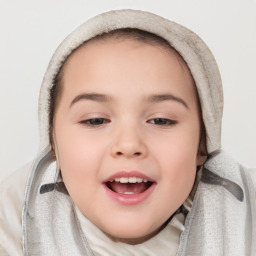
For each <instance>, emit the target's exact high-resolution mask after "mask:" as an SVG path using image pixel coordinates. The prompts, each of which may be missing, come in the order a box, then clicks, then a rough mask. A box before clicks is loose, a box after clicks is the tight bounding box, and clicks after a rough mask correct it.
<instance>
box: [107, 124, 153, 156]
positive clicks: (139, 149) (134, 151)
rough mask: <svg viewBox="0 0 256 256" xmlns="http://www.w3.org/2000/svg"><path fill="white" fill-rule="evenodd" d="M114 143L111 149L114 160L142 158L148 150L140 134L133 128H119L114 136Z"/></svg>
mask: <svg viewBox="0 0 256 256" xmlns="http://www.w3.org/2000/svg"><path fill="white" fill-rule="evenodd" d="M114 137H115V139H114V143H113V144H112V147H111V155H112V156H113V157H115V158H117V157H125V158H134V157H135V158H144V157H145V156H146V155H147V153H148V149H147V146H146V143H145V140H144V139H143V136H142V132H141V131H140V132H139V131H138V129H137V130H136V129H135V128H133V127H127V126H126V127H124V128H120V130H119V131H116V134H115V135H114Z"/></svg>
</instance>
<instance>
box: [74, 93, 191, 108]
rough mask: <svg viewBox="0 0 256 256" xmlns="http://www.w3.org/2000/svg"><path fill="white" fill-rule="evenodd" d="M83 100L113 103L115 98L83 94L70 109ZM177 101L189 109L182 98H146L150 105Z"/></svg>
mask: <svg viewBox="0 0 256 256" xmlns="http://www.w3.org/2000/svg"><path fill="white" fill-rule="evenodd" d="M81 100H91V101H97V102H111V101H113V100H114V99H113V97H111V96H110V95H106V94H99V93H82V94H79V95H77V96H76V97H75V98H74V99H73V100H72V102H71V104H70V107H72V105H74V104H75V103H77V102H78V101H81ZM169 100H172V101H176V102H178V103H180V104H182V105H183V106H184V107H185V108H187V109H189V107H188V104H187V103H186V102H185V101H184V100H183V99H181V98H179V97H177V96H174V95H172V94H153V95H149V96H146V97H145V101H146V102H149V103H159V102H163V101H169Z"/></svg>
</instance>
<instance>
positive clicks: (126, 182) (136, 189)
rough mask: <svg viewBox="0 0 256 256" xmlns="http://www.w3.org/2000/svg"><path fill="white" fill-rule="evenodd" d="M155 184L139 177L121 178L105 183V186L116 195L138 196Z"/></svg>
mask: <svg viewBox="0 0 256 256" xmlns="http://www.w3.org/2000/svg"><path fill="white" fill-rule="evenodd" d="M153 183H154V182H151V181H148V180H147V179H143V178H138V177H120V178H115V179H113V180H110V181H107V182H105V185H106V186H107V187H108V188H109V189H110V190H112V191H113V192H115V193H118V194H123V195H136V194H140V193H143V192H145V191H146V190H148V189H149V188H150V187H151V186H152V185H153Z"/></svg>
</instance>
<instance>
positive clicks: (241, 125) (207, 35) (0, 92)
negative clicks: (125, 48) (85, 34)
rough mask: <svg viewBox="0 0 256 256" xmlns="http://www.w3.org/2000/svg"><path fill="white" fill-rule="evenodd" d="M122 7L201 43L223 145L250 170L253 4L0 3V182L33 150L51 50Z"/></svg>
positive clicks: (255, 103)
mask: <svg viewBox="0 0 256 256" xmlns="http://www.w3.org/2000/svg"><path fill="white" fill-rule="evenodd" d="M122 8H134V9H142V10H147V11H151V12H154V13H156V14H159V15H162V16H164V17H166V18H168V19H170V20H174V21H176V22H178V23H180V24H182V25H185V26H187V27H188V28H190V29H192V30H193V31H195V32H196V33H198V34H199V35H200V36H201V37H202V38H203V39H204V40H205V42H206V43H207V44H208V46H209V47H210V49H211V50H212V52H213V54H214V55H215V57H216V60H217V63H218V65H219V68H220V71H221V74H222V79H223V86H224V96H225V110H224V119H223V148H224V149H225V150H226V151H228V152H229V153H230V154H231V155H232V156H233V157H234V158H236V159H237V160H238V161H240V162H241V163H242V164H244V165H245V166H248V167H256V113H255V112H256V111H255V110H256V83H255V82H256V75H255V73H256V47H255V45H256V1H255V0H254V1H253V0H251V1H250V0H243V1H242V0H240V1H239V0H225V1H222V0H215V1H212V0H193V1H190V0H175V1H172V0H166V1H164V0H162V1H161V0H158V1H153V0H152V1H149V0H140V1H138V0H133V1H132V0H130V1H128V0H122V1H120V0H94V1H92V0H91V1H85V0H72V1H71V0H61V1H60V0H58V1H57V0H44V1H32V0H22V1H19V0H0V33H1V35H0V180H1V179H3V178H4V177H5V176H7V175H8V174H9V173H11V172H12V171H14V170H15V169H17V168H18V167H20V166H22V165H23V164H25V163H26V162H28V161H31V160H32V159H33V157H34V156H35V154H36V152H37V150H38V144H39V138H38V126H37V125H38V124H37V100H38V94H39V88H40V84H41V81H42V78H43V75H44V72H45V70H46V67H47V65H48V62H49V60H50V57H51V55H52V54H53V52H54V50H55V48H56V47H57V46H58V44H59V43H60V42H61V41H62V40H63V39H64V37H65V36H66V35H67V34H68V33H70V32H71V31H72V30H73V29H74V28H76V27H77V26H78V25H80V24H81V23H82V22H84V21H85V20H87V19H88V18H90V17H92V16H94V15H96V14H99V13H101V12H105V11H108V10H111V9H122Z"/></svg>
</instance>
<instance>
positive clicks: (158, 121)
mask: <svg viewBox="0 0 256 256" xmlns="http://www.w3.org/2000/svg"><path fill="white" fill-rule="evenodd" d="M152 121H154V122H152ZM109 122H110V120H108V119H105V118H91V119H86V120H82V121H80V122H79V123H80V124H82V125H86V126H90V127H99V126H101V125H103V124H106V123H109ZM147 123H151V124H154V125H157V126H174V125H176V124H177V121H175V120H172V119H168V118H153V119H150V120H148V121H147Z"/></svg>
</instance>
